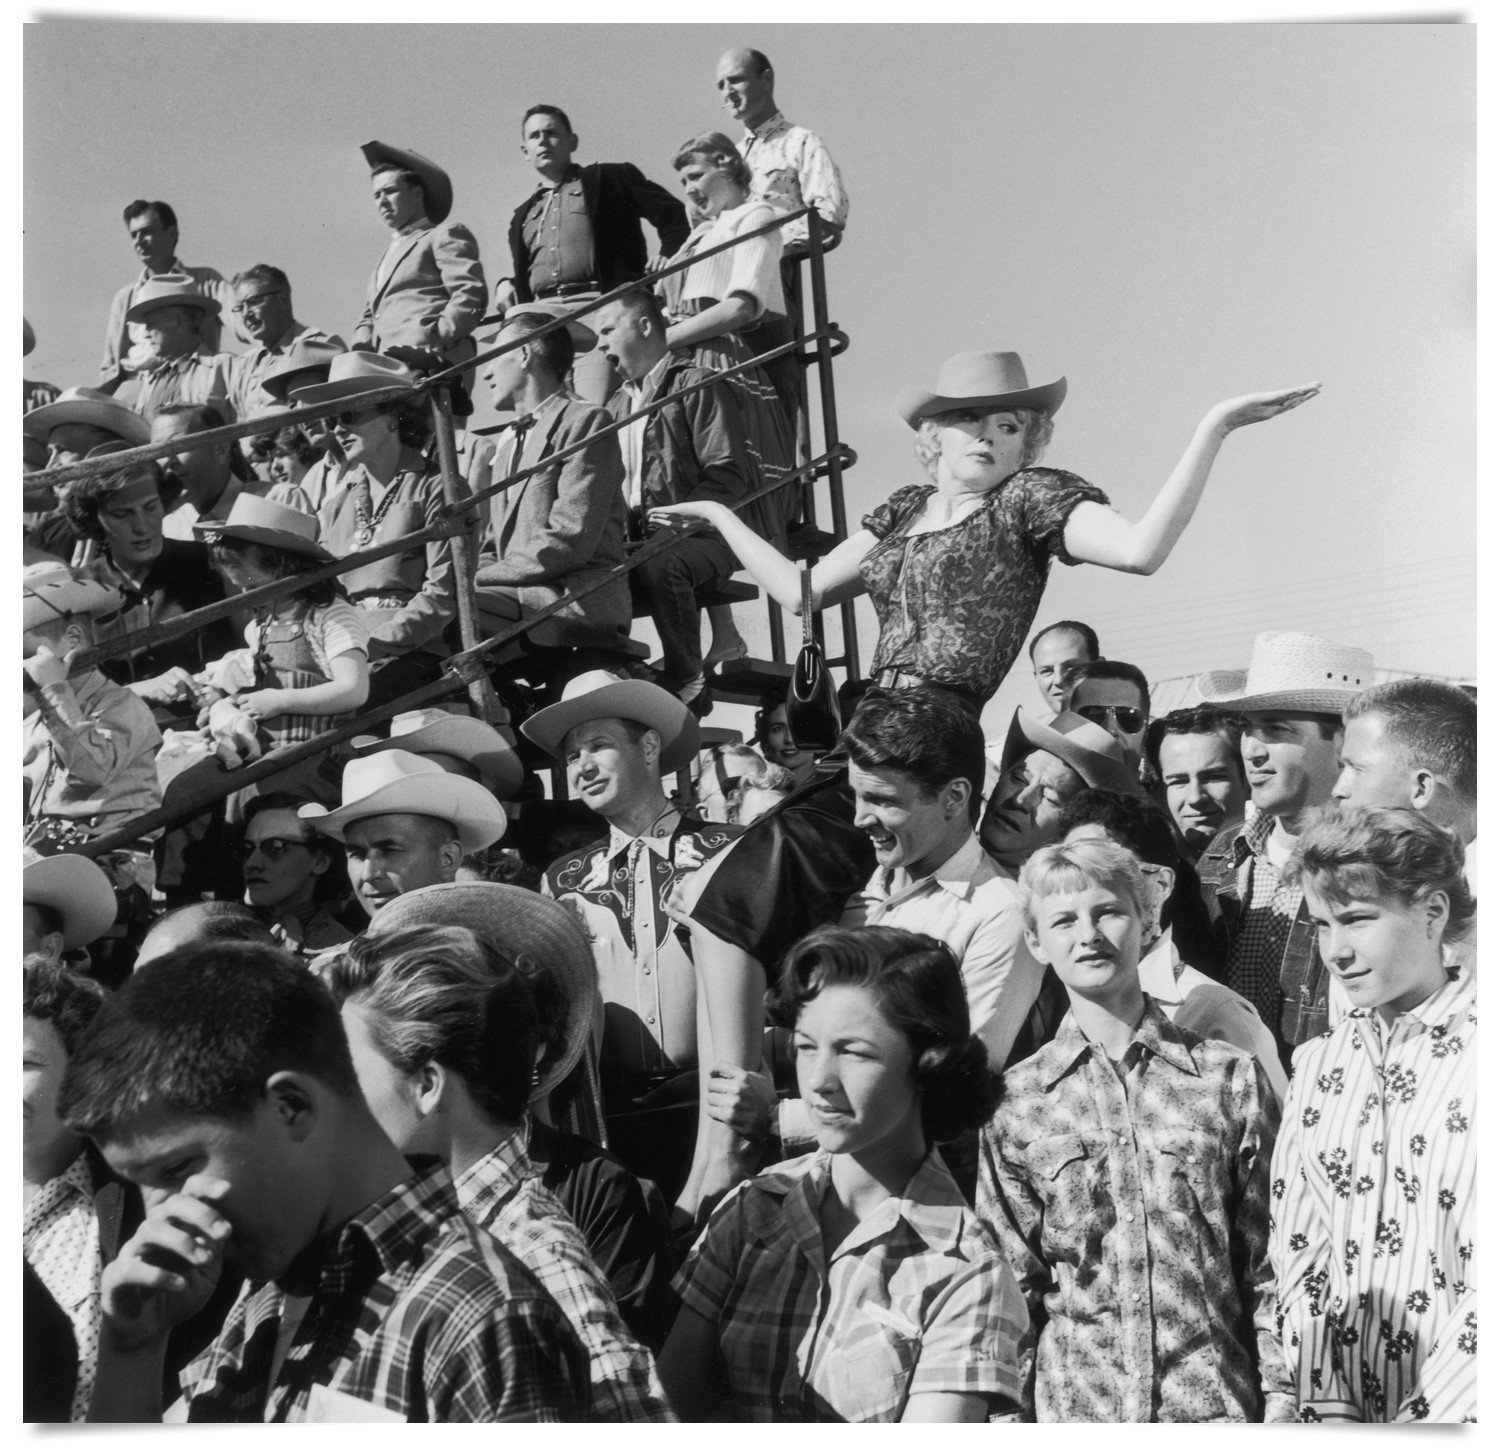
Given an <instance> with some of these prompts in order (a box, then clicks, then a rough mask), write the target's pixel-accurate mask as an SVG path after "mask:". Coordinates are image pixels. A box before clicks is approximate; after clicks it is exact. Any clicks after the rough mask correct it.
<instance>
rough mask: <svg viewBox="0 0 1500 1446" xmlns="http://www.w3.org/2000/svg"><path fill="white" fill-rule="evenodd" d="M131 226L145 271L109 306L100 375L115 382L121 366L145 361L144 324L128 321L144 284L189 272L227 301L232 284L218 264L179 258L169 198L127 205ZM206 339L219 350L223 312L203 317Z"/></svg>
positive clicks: (127, 220) (203, 287) (130, 366)
mask: <svg viewBox="0 0 1500 1446" xmlns="http://www.w3.org/2000/svg"><path fill="white" fill-rule="evenodd" d="M124 219H125V226H126V229H127V230H128V231H129V232H130V244H131V249H132V250H134V252H135V254H136V255H137V256H138V257H139V258H140V260H141V263H142V267H141V274H140V275H139V276H137V277H136V279H135V280H134V281H132V282H131V283H130V285H128V286H122V287H121V288H120V289H119V290H118V291H117V292H116V293H115V297H114V300H113V301H111V302H110V304H109V325H108V326H107V328H106V329H105V333H104V360H103V362H101V363H100V367H99V374H100V376H101V378H102V379H103V380H104V381H106V382H109V381H113V380H114V379H115V378H116V377H118V376H119V374H120V372H121V369H122V368H123V369H124V370H125V371H134V370H136V368H137V367H138V366H139V365H140V363H141V362H142V361H143V360H144V359H145V358H144V352H145V348H144V346H143V345H142V343H144V341H145V333H144V331H142V329H141V326H140V323H139V322H132V321H130V320H128V314H129V312H130V308H131V307H132V306H134V305H135V302H136V298H137V296H138V295H139V294H140V290H141V288H142V287H143V286H146V285H147V284H148V283H150V282H151V281H152V280H153V279H154V278H156V277H158V276H165V275H174V276H186V277H188V278H190V279H191V280H192V281H194V282H195V283H197V286H198V289H199V290H200V291H202V292H203V293H204V294H205V295H208V296H212V297H214V298H216V299H217V300H218V301H219V302H221V303H224V304H227V303H228V301H229V287H228V286H227V285H226V284H225V281H224V278H223V277H222V276H220V275H219V273H218V272H217V271H215V270H214V268H213V267H212V266H184V265H183V264H182V262H181V261H180V260H178V257H177V214H176V212H174V211H173V210H172V208H171V207H170V206H169V205H168V204H167V203H166V202H165V201H132V202H131V203H130V204H129V205H128V206H127V207H126V208H125V217H124ZM200 340H201V341H202V344H203V349H204V351H206V352H210V353H212V352H216V351H218V349H219V316H218V313H217V312H215V313H213V314H211V315H210V314H205V315H204V316H203V317H202V321H201V332H200Z"/></svg>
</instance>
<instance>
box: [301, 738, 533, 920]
mask: <svg viewBox="0 0 1500 1446" xmlns="http://www.w3.org/2000/svg"><path fill="white" fill-rule="evenodd" d="M297 816H298V817H299V818H305V819H306V820H307V821H308V822H309V823H311V824H312V826H313V827H314V828H315V829H317V830H318V832H319V833H324V834H327V835H328V836H329V837H330V838H336V839H338V840H339V841H340V842H341V843H342V844H343V845H344V855H345V857H346V858H347V860H348V868H349V882H350V884H351V885H353V887H354V895H355V897H356V898H357V899H358V900H359V903H360V907H361V908H362V909H364V911H365V913H367V914H368V915H370V917H371V918H373V917H374V916H375V915H376V914H377V913H379V911H380V910H381V909H383V908H384V907H385V906H386V905H387V904H389V903H390V901H391V900H392V899H395V898H398V897H399V896H400V895H402V894H406V893H410V892H411V891H412V890H413V889H423V888H426V887H427V886H428V885H429V884H451V883H452V882H453V879H454V875H455V874H456V873H457V871H458V864H459V860H460V859H462V858H463V857H464V855H465V854H472V853H478V852H479V850H480V849H487V848H488V847H489V846H490V845H491V844H493V843H497V842H498V841H499V839H500V837H501V835H502V834H504V832H505V810H504V809H503V808H501V807H500V804H499V803H498V802H497V801H496V799H495V797H494V795H493V794H491V793H490V791H489V790H488V789H487V788H485V787H484V785H483V784H480V783H475V782H474V781H473V780H472V779H468V778H461V777H459V776H458V775H456V774H453V773H448V772H445V771H444V769H443V768H442V767H441V766H440V765H439V764H437V763H435V762H434V761H433V760H432V759H430V758H419V757H418V756H417V755H416V754H415V753H406V752H404V751H403V750H401V749H399V748H391V749H386V750H384V751H382V752H378V753H375V752H372V753H370V754H368V755H366V756H364V757H359V758H352V759H350V760H349V762H348V763H347V764H346V765H345V766H344V778H343V802H342V803H341V805H340V806H339V807H338V808H335V809H329V808H326V807H325V806H324V805H323V804H321V803H308V804H304V805H303V806H302V807H301V808H299V809H298V810H297Z"/></svg>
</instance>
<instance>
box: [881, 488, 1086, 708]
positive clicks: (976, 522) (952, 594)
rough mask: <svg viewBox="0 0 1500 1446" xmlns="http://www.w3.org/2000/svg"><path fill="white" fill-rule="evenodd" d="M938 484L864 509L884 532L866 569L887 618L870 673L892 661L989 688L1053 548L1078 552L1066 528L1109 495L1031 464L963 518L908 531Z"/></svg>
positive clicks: (1026, 616)
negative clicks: (1066, 538)
mask: <svg viewBox="0 0 1500 1446" xmlns="http://www.w3.org/2000/svg"><path fill="white" fill-rule="evenodd" d="M936 490H937V489H936V488H935V487H933V486H930V485H927V486H922V485H917V486H912V487H903V488H901V489H900V490H899V491H898V492H895V493H893V494H892V496H891V497H890V498H889V500H887V501H886V502H885V503H883V504H882V505H881V506H879V507H877V508H876V509H875V510H874V511H873V512H872V513H870V514H869V515H868V516H867V517H866V518H864V520H863V523H862V526H863V527H864V529H865V531H866V532H870V533H873V534H874V535H875V537H876V538H877V539H879V541H878V542H877V544H876V546H874V547H873V548H871V549H870V551H869V552H868V553H867V554H866V555H865V559H864V561H863V562H862V563H861V564H860V568H859V571H860V575H861V576H862V577H863V578H864V581H865V586H866V587H867V588H868V589H869V593H870V598H871V600H872V601H873V602H874V604H875V612H876V615H877V616H878V617H879V619H880V641H879V643H878V644H877V645H876V648H875V658H874V661H873V662H872V663H871V664H870V672H871V674H872V675H875V674H878V673H880V672H881V670H882V669H885V668H894V669H897V670H899V671H901V672H906V673H915V674H916V675H918V676H919V677H921V678H923V679H924V680H925V681H927V682H929V683H941V684H944V685H946V686H948V687H952V688H959V689H962V690H964V691H966V692H969V693H973V694H975V695H977V696H978V697H979V698H980V699H981V700H988V699H989V698H991V697H992V696H993V695H994V693H995V692H996V690H997V689H998V688H999V687H1000V684H1001V683H1002V682H1003V681H1004V679H1005V675H1006V673H1008V672H1009V671H1010V666H1011V664H1012V663H1013V662H1015V660H1016V656H1017V654H1019V653H1020V651H1021V647H1022V645H1023V644H1024V643H1025V641H1026V634H1027V633H1028V632H1029V631H1030V629H1031V624H1032V622H1033V621H1034V620H1035V618H1036V610H1037V608H1038V607H1039V606H1040V604H1041V601H1042V591H1043V589H1044V588H1045V587H1046V585H1047V573H1048V570H1049V569H1050V567H1051V565H1052V559H1053V558H1054V557H1057V558H1060V559H1061V560H1062V561H1063V562H1065V563H1067V564H1069V565H1070V566H1071V565H1073V564H1074V563H1076V562H1077V559H1076V558H1072V557H1069V556H1068V553H1067V549H1066V548H1065V547H1064V546H1063V528H1064V527H1065V526H1066V525H1067V521H1068V518H1069V516H1070V515H1071V514H1072V511H1073V509H1074V508H1075V507H1076V506H1078V504H1079V503H1080V502H1098V503H1101V504H1102V505H1104V506H1106V507H1107V506H1109V498H1108V497H1106V496H1105V494H1104V493H1103V492H1101V491H1100V490H1099V489H1098V488H1097V487H1094V486H1091V485H1090V484H1089V483H1087V482H1085V481H1084V480H1083V478H1081V477H1075V476H1074V475H1073V474H1072V473H1071V472H1060V471H1057V470H1056V469H1054V468H1051V467H1024V468H1022V469H1021V471H1019V472H1015V473H1012V474H1011V476H1010V477H1008V478H1007V479H1006V480H1005V481H1004V482H1003V483H1001V484H1000V486H999V487H997V488H996V489H995V490H994V492H992V493H991V494H990V496H989V498H988V499H987V500H986V501H985V502H984V503H983V504H982V505H981V506H980V507H978V508H977V509H976V510H975V511H974V512H972V513H971V514H970V515H969V516H968V517H966V518H964V519H963V521H962V522H956V523H954V524H953V525H952V526H951V527H943V528H939V529H938V530H937V531H935V532H924V533H921V534H919V535H918V536H915V537H908V536H907V535H906V534H907V530H908V529H909V528H910V527H911V526H912V524H913V522H914V521H915V520H916V519H917V517H918V516H920V514H921V512H922V508H923V506H924V504H925V503H926V501H927V499H928V497H930V496H931V495H932V494H933V493H934V492H935V491H936Z"/></svg>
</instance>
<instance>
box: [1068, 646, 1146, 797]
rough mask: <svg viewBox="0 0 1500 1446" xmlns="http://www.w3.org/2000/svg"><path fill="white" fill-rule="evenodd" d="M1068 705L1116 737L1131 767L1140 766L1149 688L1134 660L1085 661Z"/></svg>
mask: <svg viewBox="0 0 1500 1446" xmlns="http://www.w3.org/2000/svg"><path fill="white" fill-rule="evenodd" d="M1069 707H1070V708H1071V709H1072V711H1073V712H1074V713H1077V714H1079V715H1080V716H1082V717H1084V718H1087V719H1088V720H1089V722H1090V723H1097V724H1098V725H1099V726H1100V727H1101V728H1103V729H1104V730H1105V732H1107V733H1109V734H1110V735H1111V736H1112V737H1114V738H1116V739H1117V740H1118V741H1119V743H1120V746H1121V747H1122V748H1123V749H1124V750H1125V757H1126V759H1127V760H1128V761H1129V763H1130V765H1131V767H1132V768H1135V769H1137V770H1138V769H1139V768H1140V766H1141V760H1142V759H1143V758H1144V757H1145V751H1146V725H1147V724H1148V723H1149V722H1150V721H1151V690H1150V687H1149V686H1148V684H1147V682H1146V675H1145V674H1144V673H1143V672H1141V670H1140V669H1139V668H1137V667H1136V666H1135V664H1134V663H1117V662H1115V661H1113V660H1112V659H1109V658H1100V659H1099V660H1098V661H1097V662H1093V663H1088V664H1086V665H1085V666H1084V668H1083V672H1082V676H1081V677H1080V678H1079V680H1078V684H1077V686H1076V687H1075V688H1074V689H1073V699H1072V702H1071V703H1070V704H1069Z"/></svg>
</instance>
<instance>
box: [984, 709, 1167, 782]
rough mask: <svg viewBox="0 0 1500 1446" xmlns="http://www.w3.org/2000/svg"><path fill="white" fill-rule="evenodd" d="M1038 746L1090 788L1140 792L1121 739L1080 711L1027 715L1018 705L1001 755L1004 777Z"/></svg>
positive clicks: (1001, 767)
mask: <svg viewBox="0 0 1500 1446" xmlns="http://www.w3.org/2000/svg"><path fill="white" fill-rule="evenodd" d="M1038 749H1040V750H1041V752H1043V753H1050V754H1051V755H1052V756H1053V757H1054V758H1060V759H1061V760H1062V761H1063V762H1064V763H1066V764H1067V765H1068V767H1069V768H1071V769H1072V770H1073V772H1074V773H1076V774H1077V775H1078V776H1079V777H1080V778H1082V779H1083V781H1084V782H1085V783H1086V784H1088V786H1089V787H1090V788H1108V789H1111V790H1112V791H1113V792H1115V793H1132V794H1134V793H1139V792H1140V783H1139V780H1138V779H1137V777H1136V773H1135V770H1134V769H1133V768H1131V766H1130V764H1129V762H1128V761H1127V760H1126V757H1125V750H1124V748H1123V747H1121V745H1120V741H1119V739H1118V738H1116V737H1115V736H1114V734H1112V733H1109V732H1106V731H1105V730H1104V729H1103V728H1101V727H1100V726H1099V725H1098V724H1097V723H1090V722H1089V720H1088V719H1087V718H1082V717H1080V716H1079V715H1078V714H1077V713H1069V712H1062V713H1059V714H1057V715H1056V717H1053V718H1047V719H1041V718H1028V717H1027V716H1026V714H1024V713H1023V712H1022V711H1021V710H1020V709H1019V708H1017V709H1016V713H1015V717H1013V718H1012V719H1011V720H1010V731H1009V732H1008V733H1007V734H1006V735H1005V747H1004V749H1003V750H1002V751H1001V754H1000V776H1001V778H1002V779H1003V778H1004V777H1005V776H1006V775H1007V774H1008V773H1009V772H1010V770H1011V769H1012V768H1013V767H1014V766H1015V764H1016V763H1017V762H1018V761H1019V760H1020V759H1022V758H1024V757H1025V756H1026V755H1027V754H1028V753H1034V752H1036V751H1037V750H1038Z"/></svg>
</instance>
